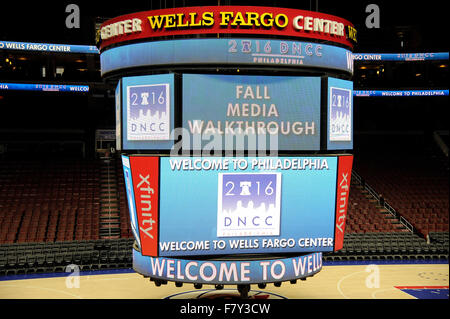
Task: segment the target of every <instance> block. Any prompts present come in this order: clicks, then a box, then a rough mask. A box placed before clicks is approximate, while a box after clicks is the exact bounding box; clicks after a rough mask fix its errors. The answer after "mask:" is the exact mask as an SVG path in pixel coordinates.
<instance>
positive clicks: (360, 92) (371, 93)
mask: <svg viewBox="0 0 450 319" xmlns="http://www.w3.org/2000/svg"><path fill="white" fill-rule="evenodd" d="M353 95H354V96H358V97H371V96H382V97H383V96H384V97H395V96H399V97H408V96H411V97H418V96H448V90H403V91H385V90H355V91H353Z"/></svg>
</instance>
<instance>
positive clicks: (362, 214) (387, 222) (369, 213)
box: [345, 181, 404, 234]
mask: <svg viewBox="0 0 450 319" xmlns="http://www.w3.org/2000/svg"><path fill="white" fill-rule="evenodd" d="M391 217H392V216H391V215H390V214H383V213H382V212H381V209H380V208H379V207H378V206H377V203H376V202H375V200H374V199H373V198H372V196H371V195H370V194H368V193H367V192H366V191H364V189H363V188H362V187H361V186H360V185H358V183H356V182H355V181H352V185H351V189H350V195H349V201H348V212H347V221H346V226H345V233H348V234H353V233H378V232H400V231H404V230H403V229H402V228H400V227H399V224H398V223H396V222H398V221H397V220H395V219H393V218H391Z"/></svg>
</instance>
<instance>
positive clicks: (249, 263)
mask: <svg viewBox="0 0 450 319" xmlns="http://www.w3.org/2000/svg"><path fill="white" fill-rule="evenodd" d="M174 14H175V15H176V16H177V17H178V18H177V21H176V25H175V26H173V28H172V27H170V25H171V24H170V21H166V19H167V17H170V16H172V15H174ZM256 15H258V17H259V20H258V19H256ZM195 16H197V18H198V19H200V17H201V19H200V20H198V21H197V20H196V19H194V18H192V17H195ZM189 17H190V18H189ZM239 17H240V18H239ZM144 18H145V19H144ZM201 21H203V22H201ZM202 23H203V24H202ZM233 23H235V24H237V27H236V26H234V25H233ZM249 23H250V24H252V25H253V27H252V28H248V25H247V27H245V28H244V27H242V26H239V24H241V25H243V24H249ZM191 24H196V28H190V27H189V25H191ZM262 24H264V25H265V24H267V26H265V27H264V28H262V27H261V25H262ZM181 25H183V26H184V27H183V28H182V27H181ZM219 25H220V28H218V29H217V30H216V27H218V26H219ZM231 26H234V27H231ZM101 30H102V31H101V35H102V39H103V42H102V43H101V44H100V50H101V57H100V59H101V63H102V65H101V66H102V74H103V76H104V77H105V79H107V80H108V81H111V82H113V83H117V86H116V150H117V151H119V152H121V158H122V163H123V171H124V180H125V190H126V194H127V201H128V208H129V213H130V221H131V229H132V232H133V235H134V238H135V244H134V248H133V269H134V270H135V271H136V272H137V273H139V274H141V275H143V276H144V277H146V278H150V280H151V281H153V282H154V283H155V285H156V286H161V285H165V284H167V283H168V282H169V281H172V282H174V284H175V286H176V287H181V286H182V285H183V284H185V283H188V284H193V285H194V287H195V288H196V289H200V288H202V286H203V285H213V286H214V287H215V288H216V289H218V290H220V289H223V288H224V286H225V285H235V286H236V287H237V289H238V292H239V294H240V296H241V297H242V298H247V297H248V296H249V291H250V288H251V285H257V286H258V287H259V288H261V289H263V288H265V287H266V286H267V284H274V286H276V287H279V286H281V285H282V283H283V282H290V283H291V284H295V283H297V281H298V280H306V279H307V278H308V277H311V276H314V275H316V274H317V273H318V272H320V270H321V269H322V255H323V254H324V253H331V252H334V251H337V250H339V249H341V248H342V246H343V239H344V230H345V220H346V213H347V202H348V195H349V187H350V178H351V170H352V161H353V156H352V155H351V154H350V153H348V152H349V151H351V150H352V149H353V83H352V82H351V81H350V80H349V79H350V78H351V76H352V72H353V59H352V52H351V50H352V47H353V43H354V40H355V34H356V30H354V28H353V26H352V25H351V24H350V23H349V22H348V21H346V20H344V19H341V18H338V17H334V16H330V15H326V14H321V13H317V12H309V11H304V10H294V9H283V8H266V7H237V6H236V7H233V6H225V7H220V6H218V7H213V8H211V9H210V10H208V11H205V8H203V7H190V8H174V9H164V10H154V11H146V12H139V13H135V14H129V15H125V16H121V17H118V18H115V19H111V20H110V21H106V22H105V23H104V24H103V25H102V28H101ZM305 30H306V31H308V32H306V33H305V32H304V31H305ZM164 32H166V33H164ZM211 32H213V33H214V34H215V35H217V34H219V36H218V37H217V38H211V37H209V36H208V35H209V34H210V33H211ZM283 32H284V33H283ZM169 33H170V35H171V36H175V38H173V37H172V38H171V39H170V40H164V41H161V36H164V35H169ZM220 34H233V35H234V34H240V36H241V37H236V38H229V37H225V38H221V37H220ZM180 35H183V36H184V37H185V38H183V39H179V38H176V36H180ZM267 35H271V36H272V37H271V38H270V37H267ZM276 35H279V36H282V35H284V36H290V38H284V39H282V38H280V39H275V38H274V37H273V36H276ZM192 36H195V38H189V37H192ZM242 36H245V37H242ZM199 37H200V38H199ZM265 37H266V38H265ZM297 38H298V39H297ZM131 40H132V41H133V42H130V41H131ZM317 40H320V42H319V41H317ZM324 41H327V42H324ZM199 48H201V49H200V50H199ZM187 67H188V68H189V70H191V71H190V72H186V68H187ZM193 69H195V72H192V70H193ZM211 70H214V72H212V71H211ZM274 71H277V73H276V74H280V71H281V74H282V75H272V74H275V73H274Z"/></svg>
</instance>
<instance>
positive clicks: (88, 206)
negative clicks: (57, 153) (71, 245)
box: [0, 160, 100, 244]
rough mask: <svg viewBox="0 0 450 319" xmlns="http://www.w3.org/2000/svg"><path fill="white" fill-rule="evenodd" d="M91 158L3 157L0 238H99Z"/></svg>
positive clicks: (4, 240)
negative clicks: (18, 160)
mask: <svg viewBox="0 0 450 319" xmlns="http://www.w3.org/2000/svg"><path fill="white" fill-rule="evenodd" d="M98 175H99V169H98V163H97V161H95V160H91V161H88V160H54V161H48V160H46V161H43V160H40V161H21V162H13V161H2V162H1V163H0V227H1V232H0V234H1V235H0V244H11V243H21V242H24V243H25V242H54V241H68V240H91V239H98V228H99V227H98V219H99V218H98V214H99V209H100V207H99V199H100V195H99V186H98V183H99V178H98Z"/></svg>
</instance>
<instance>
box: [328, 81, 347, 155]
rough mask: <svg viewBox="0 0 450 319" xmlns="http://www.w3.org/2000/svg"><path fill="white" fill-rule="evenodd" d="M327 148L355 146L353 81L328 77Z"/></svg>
mask: <svg viewBox="0 0 450 319" xmlns="http://www.w3.org/2000/svg"><path fill="white" fill-rule="evenodd" d="M327 81H328V85H327V114H328V121H327V149H328V150H342V149H352V148H353V82H352V81H346V80H341V79H335V78H327Z"/></svg>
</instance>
